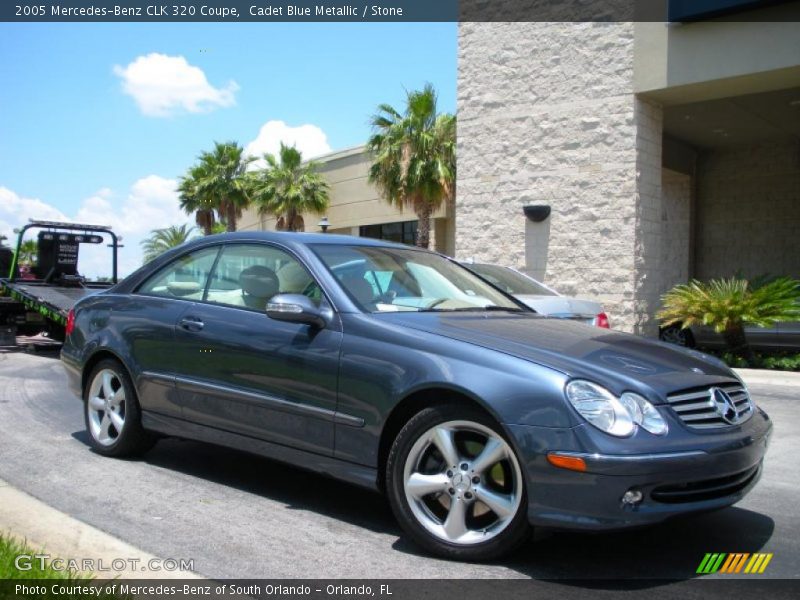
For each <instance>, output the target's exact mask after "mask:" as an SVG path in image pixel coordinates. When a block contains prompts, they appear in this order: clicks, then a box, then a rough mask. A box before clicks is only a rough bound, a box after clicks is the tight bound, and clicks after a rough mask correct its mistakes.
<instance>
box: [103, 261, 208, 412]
mask: <svg viewBox="0 0 800 600" xmlns="http://www.w3.org/2000/svg"><path fill="white" fill-rule="evenodd" d="M219 250H220V248H219V246H215V247H211V248H203V249H200V250H196V251H194V252H190V253H188V254H184V255H182V256H180V257H178V258H176V259H175V260H173V261H172V262H170V263H168V264H167V265H165V266H164V267H163V268H161V269H159V270H158V271H157V272H156V273H154V274H153V275H151V276H150V277H149V278H148V279H147V280H145V281H144V283H142V284H141V285H140V286H139V287H138V288H137V290H136V291H135V292H134V293H133V294H131V295H130V296H127V297H120V300H119V301H118V302H117V303H115V304H114V320H115V323H116V324H117V326H116V328H117V330H118V331H120V333H121V335H122V336H124V338H125V341H126V343H127V346H128V348H129V349H130V353H131V357H132V360H131V365H134V366H135V372H134V373H133V375H134V377H135V380H136V388H137V390H138V391H139V401H140V404H141V406H142V409H143V410H146V411H151V412H155V413H159V414H162V415H166V416H169V417H178V418H179V417H181V416H182V408H181V401H180V398H179V396H178V393H177V389H176V387H175V372H176V371H178V370H179V368H180V366H181V365H182V364H183V362H184V361H185V360H192V359H194V357H193V356H189V357H185V356H182V355H181V354H180V353H176V352H175V347H174V344H175V323H176V321H177V320H178V318H179V317H180V316H181V315H182V314H183V313H184V312H185V311H186V309H187V308H188V307H189V306H191V305H192V304H193V303H194V302H195V301H196V300H199V299H200V298H202V295H203V290H204V289H205V287H206V283H207V281H208V277H209V275H210V273H211V269H212V267H213V266H214V263H215V262H216V258H217V254H218V253H219Z"/></svg>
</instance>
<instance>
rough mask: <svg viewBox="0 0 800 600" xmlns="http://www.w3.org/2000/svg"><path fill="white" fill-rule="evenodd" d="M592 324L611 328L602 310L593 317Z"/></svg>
mask: <svg viewBox="0 0 800 600" xmlns="http://www.w3.org/2000/svg"><path fill="white" fill-rule="evenodd" d="M594 324H595V325H597V326H598V327H602V328H603V329H611V326H610V325H609V323H608V315H607V314H606V313H604V312H601V313H600V314H599V315H597V316H596V317H595V318H594Z"/></svg>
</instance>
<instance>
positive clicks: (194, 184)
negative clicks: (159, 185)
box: [178, 142, 255, 235]
mask: <svg viewBox="0 0 800 600" xmlns="http://www.w3.org/2000/svg"><path fill="white" fill-rule="evenodd" d="M254 160H255V158H253V157H249V156H244V148H242V147H241V146H240V145H239V144H237V143H236V142H224V143H221V142H214V149H213V150H212V151H210V152H203V153H202V154H200V157H199V162H198V163H197V164H196V165H194V166H193V167H191V168H190V169H189V171H188V172H187V174H186V175H185V176H184V177H182V178H181V182H180V184H179V186H178V192H179V194H180V199H181V206H182V207H183V209H184V210H185V211H186V212H187V213H191V212H196V213H198V214H197V215H196V219H197V224H198V225H199V226H200V227H202V228H203V230H204V231H205V232H206V235H208V234H209V233H210V232H211V231H212V229H213V225H214V214H213V211H216V213H217V215H219V217H220V218H221V219H222V220H224V221H225V224H226V225H227V229H228V231H236V219H238V218H239V217H240V216H241V215H242V210H244V209H245V208H247V206H248V204H250V197H249V196H248V194H247V176H246V171H247V166H248V165H249V164H250V163H251V162H253V161H254Z"/></svg>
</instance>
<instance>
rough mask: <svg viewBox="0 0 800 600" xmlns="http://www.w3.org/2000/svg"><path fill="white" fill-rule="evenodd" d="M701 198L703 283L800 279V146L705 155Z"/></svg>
mask: <svg viewBox="0 0 800 600" xmlns="http://www.w3.org/2000/svg"><path fill="white" fill-rule="evenodd" d="M697 196H698V197H697V237H696V247H697V262H696V276H697V277H698V278H699V279H709V278H712V277H730V276H732V275H735V274H736V273H737V272H741V274H742V275H744V276H745V277H757V276H759V275H764V274H771V275H790V276H793V277H800V241H799V240H800V143H797V142H793V143H771V144H760V145H757V146H747V147H740V148H734V149H729V150H712V151H707V152H703V153H701V155H700V158H699V164H698V192H697Z"/></svg>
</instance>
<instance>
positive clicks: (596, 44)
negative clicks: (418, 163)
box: [456, 23, 661, 332]
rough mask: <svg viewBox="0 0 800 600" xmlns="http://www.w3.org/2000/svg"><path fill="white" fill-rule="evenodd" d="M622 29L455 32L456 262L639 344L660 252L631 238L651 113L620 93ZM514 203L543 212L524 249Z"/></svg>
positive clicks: (628, 36)
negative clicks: (479, 266)
mask: <svg viewBox="0 0 800 600" xmlns="http://www.w3.org/2000/svg"><path fill="white" fill-rule="evenodd" d="M633 30H634V25H633V24H632V23H462V24H461V25H460V27H459V80H458V118H459V124H458V199H457V202H456V220H457V223H458V228H457V232H456V255H457V256H459V257H466V256H474V257H475V258H476V260H481V261H487V262H497V263H501V264H505V265H509V266H513V267H517V268H520V269H525V268H526V267H528V266H529V265H530V266H533V267H535V268H536V269H537V270H538V271H541V272H543V275H544V280H545V282H546V283H548V284H550V285H552V286H554V287H555V288H556V289H558V290H560V291H561V292H562V293H565V294H569V295H576V296H583V297H588V298H594V299H597V300H599V301H601V302H603V304H604V306H605V307H606V309H607V311H608V312H609V314H610V316H611V319H612V325H613V326H614V327H617V328H619V329H623V330H627V331H637V332H638V331H642V330H644V329H646V328H647V327H648V319H647V318H646V315H645V313H644V312H643V311H642V310H640V309H638V308H637V301H639V300H641V299H645V298H650V296H651V295H652V294H650V292H651V290H650V288H649V287H648V286H649V284H650V282H649V281H648V279H647V278H648V277H650V275H649V273H648V270H649V269H650V268H652V267H653V265H654V257H655V254H654V253H653V251H652V247H656V246H657V247H658V248H660V242H658V243H657V244H656V246H654V245H653V244H654V242H652V241H651V240H650V239H649V238H647V236H646V235H645V234H644V232H641V233H639V232H638V228H639V227H640V226H646V227H647V228H648V231H649V230H651V229H652V230H655V225H654V221H655V220H657V219H656V216H657V214H658V213H657V204H658V198H659V197H660V177H661V164H660V145H659V144H660V137H661V111H660V108H659V107H658V106H656V105H652V104H647V103H645V102H643V101H641V100H639V99H637V98H636V97H635V96H634V94H633V58H634V57H633ZM527 204H549V205H550V206H551V207H552V212H551V216H550V217H549V220H548V222H547V224H546V226H545V227H538V228H536V232H535V235H537V236H539V238H538V239H536V240H533V241H529V242H528V243H527V245H526V228H527V227H528V225H527V220H526V218H525V216H524V214H523V211H522V207H523V206H525V205H527ZM640 204H643V205H642V207H641V208H640ZM657 233H659V234H660V230H659V232H657ZM541 235H546V236H548V239H546V240H544V239H542V238H541ZM526 249H527V252H526ZM537 252H539V253H541V254H542V255H537V254H536V253H537ZM638 253H642V256H641V257H639V256H638ZM537 274H539V273H538V272H537ZM648 294H650V295H648ZM650 329H652V328H650Z"/></svg>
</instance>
